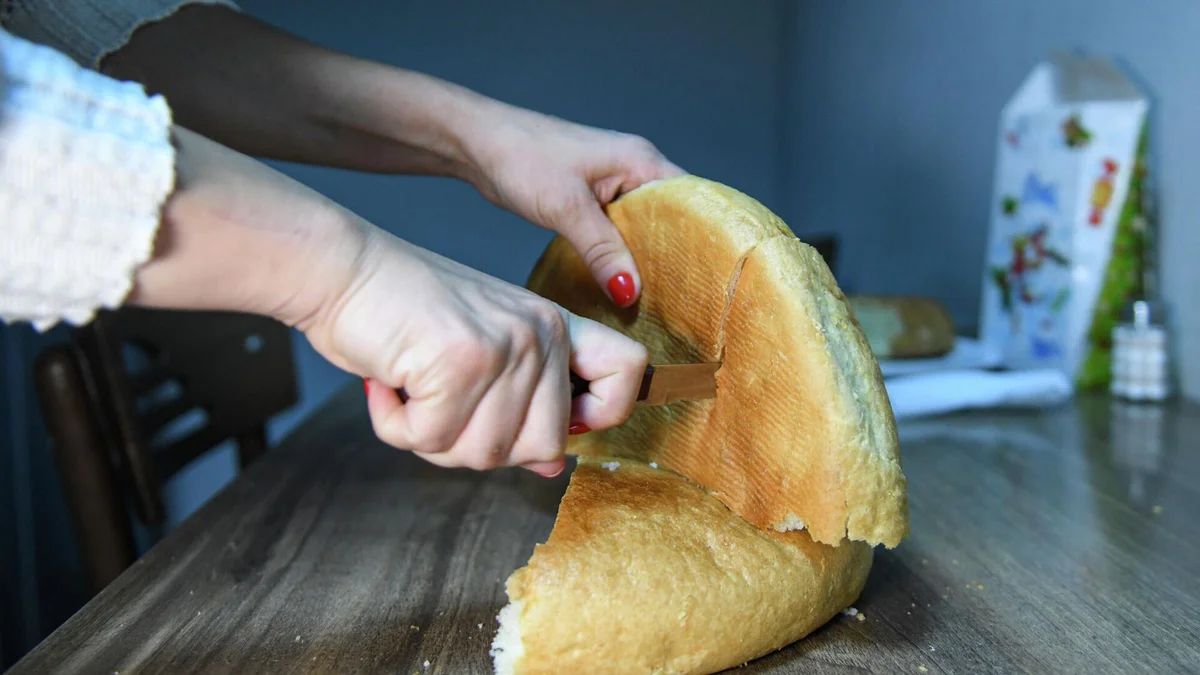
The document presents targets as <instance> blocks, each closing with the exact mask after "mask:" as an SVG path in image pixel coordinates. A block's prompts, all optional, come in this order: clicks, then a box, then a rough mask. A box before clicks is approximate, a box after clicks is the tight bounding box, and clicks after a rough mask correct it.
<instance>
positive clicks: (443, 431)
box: [409, 424, 454, 455]
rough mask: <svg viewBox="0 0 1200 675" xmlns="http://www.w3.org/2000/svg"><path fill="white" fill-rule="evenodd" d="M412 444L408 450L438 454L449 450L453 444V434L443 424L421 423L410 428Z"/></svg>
mask: <svg viewBox="0 0 1200 675" xmlns="http://www.w3.org/2000/svg"><path fill="white" fill-rule="evenodd" d="M411 443H412V446H413V447H411V448H409V450H415V451H417V452H421V453H425V454H429V455H439V454H443V453H445V452H447V451H449V450H450V448H451V447H452V446H453V444H454V434H453V433H452V432H451V431H449V429H448V428H447V427H446V426H445V425H434V424H421V425H416V426H414V428H413V430H412V439H411Z"/></svg>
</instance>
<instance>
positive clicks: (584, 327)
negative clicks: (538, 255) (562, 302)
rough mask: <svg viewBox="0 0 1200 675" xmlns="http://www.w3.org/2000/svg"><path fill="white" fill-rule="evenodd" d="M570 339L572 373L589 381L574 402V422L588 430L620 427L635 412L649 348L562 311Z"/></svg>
mask: <svg viewBox="0 0 1200 675" xmlns="http://www.w3.org/2000/svg"><path fill="white" fill-rule="evenodd" d="M558 309H559V312H561V313H562V314H563V316H564V318H566V320H567V327H568V328H567V330H568V331H569V333H570V335H571V371H572V372H574V373H576V374H577V375H579V376H580V377H582V378H583V379H585V380H587V381H588V383H589V384H588V393H586V394H583V395H581V396H579V397H578V398H576V399H575V400H574V401H573V402H572V406H571V422H572V423H578V424H582V425H584V426H585V427H587V428H589V429H595V430H600V429H608V428H610V427H615V426H617V425H618V424H621V423H622V422H624V421H625V420H626V419H628V417H629V415H630V413H632V412H633V406H634V404H635V403H636V402H637V395H638V390H639V389H640V388H641V384H642V376H643V375H645V373H646V364H647V363H648V362H649V354H648V352H647V350H646V347H645V346H644V345H642V344H641V343H639V342H637V341H636V340H633V339H632V338H630V337H628V336H626V335H624V334H622V333H620V332H618V331H616V330H613V329H612V328H609V327H608V326H605V325H604V324H602V323H599V322H596V321H592V320H591V319H586V318H583V317H581V316H576V315H574V314H571V313H570V312H568V311H567V310H565V309H563V308H561V307H559V308H558Z"/></svg>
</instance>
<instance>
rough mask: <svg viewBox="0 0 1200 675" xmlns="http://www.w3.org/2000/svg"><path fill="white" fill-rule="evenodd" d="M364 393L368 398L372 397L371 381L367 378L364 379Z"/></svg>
mask: <svg viewBox="0 0 1200 675" xmlns="http://www.w3.org/2000/svg"><path fill="white" fill-rule="evenodd" d="M363 393H364V394H366V395H367V396H370V395H371V381H370V380H368V379H367V378H365V377H364V378H363Z"/></svg>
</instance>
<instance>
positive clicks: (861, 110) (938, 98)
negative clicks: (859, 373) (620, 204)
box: [0, 0, 1200, 665]
mask: <svg viewBox="0 0 1200 675" xmlns="http://www.w3.org/2000/svg"><path fill="white" fill-rule="evenodd" d="M241 6H242V8H243V9H244V10H245V11H247V12H249V13H251V14H253V15H255V16H257V17H259V18H261V19H263V20H266V21H268V22H271V23H273V24H275V25H277V26H279V27H281V28H284V29H286V30H289V31H292V32H294V33H296V34H298V35H300V36H302V37H304V38H307V39H309V40H312V41H314V42H317V43H320V44H324V45H327V46H329V47H332V48H335V49H340V50H343V51H347V52H350V53H353V54H356V55H359V56H364V57H368V58H373V59H377V60H380V61H384V62H388V63H393V64H397V65H402V66H406V67H410V68H413V69H417V70H421V71H425V72H428V73H431V74H433V75H437V76H440V77H444V78H446V79H449V80H452V81H455V82H458V83H461V84H464V85H466V86H469V87H472V88H475V89H477V90H479V91H481V92H483V93H485V94H488V95H491V96H495V97H498V98H500V99H503V100H506V101H509V102H512V103H516V104H519V105H523V106H527V107H531V108H534V109H537V110H541V111H545V112H548V113H552V114H556V115H560V116H563V117H567V118H570V119H573V120H577V121H579V122H583V123H588V124H593V125H598V126H602V127H608V128H614V129H619V130H622V131H627V132H632V133H637V134H641V135H643V136H645V137H647V138H649V139H650V140H652V141H653V142H654V143H655V144H656V145H657V146H658V147H659V148H660V149H661V150H662V151H663V152H664V153H665V154H666V155H667V156H668V157H669V158H671V159H672V160H673V161H674V162H676V163H677V164H679V165H680V166H682V167H683V168H685V169H686V170H689V171H692V172H694V173H696V174H699V175H703V176H705V177H708V178H712V179H714V180H718V181H721V182H724V183H727V184H729V185H731V186H733V187H735V188H737V189H739V190H742V191H743V192H745V193H747V194H749V195H751V196H753V197H754V198H756V199H758V200H760V201H762V202H763V203H764V204H765V205H766V206H767V207H768V208H771V209H772V210H774V211H775V212H777V213H778V214H779V215H780V216H781V217H782V218H783V219H784V220H785V221H787V222H788V224H789V225H791V226H792V227H793V228H794V229H795V231H796V232H797V233H798V234H799V235H800V236H801V237H802V238H810V237H811V238H814V241H816V239H817V238H822V239H821V240H822V241H835V242H836V244H830V245H828V246H827V247H826V249H825V251H835V252H836V253H835V257H836V262H835V263H834V265H833V267H834V271H835V274H836V276H837V278H838V281H839V283H840V285H841V286H842V287H843V289H844V290H845V291H846V292H847V293H854V294H862V295H878V294H896V295H905V296H917V297H923V298H929V299H932V300H936V301H937V302H938V303H940V304H941V305H942V306H943V307H945V309H946V312H947V314H948V315H949V316H950V317H951V319H952V320H953V322H954V326H955V329H956V334H957V335H958V336H960V337H964V338H968V339H969V338H971V337H974V336H975V335H976V334H977V330H978V325H977V317H978V315H979V309H980V306H979V304H980V297H981V291H982V286H981V284H982V283H983V278H984V275H983V265H984V257H985V249H986V243H987V227H988V218H989V213H990V211H991V209H992V208H993V204H992V198H991V195H992V190H993V179H994V173H995V162H996V135H997V130H998V125H999V116H1000V110H1001V108H1002V107H1003V106H1004V104H1005V102H1006V101H1007V100H1008V99H1009V97H1010V96H1011V95H1012V93H1013V92H1014V91H1015V90H1016V89H1017V87H1019V86H1020V84H1021V82H1022V81H1023V80H1024V78H1025V77H1026V75H1027V74H1028V73H1029V72H1030V70H1031V69H1032V68H1033V67H1034V66H1035V64H1037V63H1038V62H1040V61H1042V60H1043V59H1045V58H1046V56H1047V55H1048V54H1049V53H1051V52H1052V51H1054V50H1058V49H1064V50H1071V49H1076V48H1081V49H1084V50H1087V51H1088V52H1089V53H1094V54H1097V55H1102V56H1111V57H1114V58H1115V59H1116V60H1117V62H1118V63H1119V64H1120V65H1122V67H1123V68H1124V69H1125V70H1126V71H1127V72H1130V73H1132V75H1133V76H1134V78H1135V80H1136V83H1137V84H1138V86H1139V88H1141V89H1142V90H1144V91H1146V92H1148V94H1149V97H1150V124H1149V127H1150V133H1149V137H1148V156H1149V162H1150V164H1151V166H1152V167H1153V174H1154V175H1155V176H1156V177H1157V179H1156V188H1157V194H1158V197H1159V206H1160V208H1159V213H1160V214H1161V219H1160V221H1161V227H1160V228H1159V236H1160V239H1161V250H1162V258H1161V261H1160V262H1161V265H1160V270H1161V298H1162V300H1163V302H1164V303H1165V304H1166V305H1167V306H1168V308H1169V309H1170V311H1169V313H1168V315H1169V316H1170V317H1171V321H1172V325H1171V326H1170V328H1171V330H1172V333H1171V335H1172V345H1174V349H1175V350H1176V351H1175V352H1174V353H1173V354H1172V358H1173V359H1174V363H1176V364H1178V366H1179V368H1180V376H1181V377H1180V382H1181V385H1182V390H1183V392H1184V393H1185V394H1187V395H1188V396H1190V397H1192V398H1200V339H1198V338H1200V305H1197V304H1196V303H1190V305H1189V304H1188V303H1187V302H1186V301H1188V300H1190V294H1191V293H1193V292H1194V289H1196V288H1198V287H1200V278H1198V277H1200V266H1198V265H1195V264H1194V260H1195V259H1196V258H1197V257H1200V228H1196V227H1194V226H1193V225H1192V217H1193V216H1192V214H1195V213H1200V190H1195V189H1194V188H1193V186H1194V185H1195V184H1196V183H1197V181H1198V180H1200V124H1198V123H1197V122H1196V120H1200V88H1197V87H1195V86H1194V84H1195V64H1196V63H1197V62H1198V61H1200V43H1197V42H1196V41H1195V39H1194V34H1193V33H1194V31H1193V30H1192V27H1194V26H1197V25H1200V3H1195V2H1191V1H1190V0H1152V1H1151V2H1147V3H1128V2H1122V1H1121V0H1060V2H1055V3H1050V4H1048V3H1042V2H1037V1H1035V0H1014V1H1012V2H1004V3H999V2H997V3H964V2H960V1H957V0H921V1H920V2H917V1H914V0H907V1H902V2H873V3H831V2H817V1H813V0H807V1H800V2H796V1H793V0H742V1H740V2H732V1H729V0H725V1H722V0H693V1H690V2H685V1H684V0H653V1H651V2H632V1H630V0H617V1H616V2H615V3H609V4H607V5H605V6H604V7H603V8H602V9H601V10H598V9H597V7H596V6H595V5H592V4H586V3H576V2H552V1H550V0H512V1H510V2H506V3H494V2H485V1H484V0H458V1H456V2H446V3H417V2H397V1H394V0H363V1H361V2H354V3H332V2H327V1H320V0H243V1H242V2H241ZM276 166H279V167H280V168H282V169H283V170H284V171H286V172H287V173H288V174H290V175H292V176H294V177H296V178H298V179H299V180H301V181H303V182H305V183H307V184H309V185H311V186H313V187H315V188H316V189H317V190H319V191H321V192H323V193H325V194H327V195H329V196H330V197H332V198H333V199H335V200H337V201H339V202H341V203H343V204H345V205H346V206H348V207H349V208H351V209H353V210H355V211H357V212H359V213H360V214H362V215H363V216H365V217H367V218H368V219H370V220H372V221H374V222H375V223H377V224H379V225H381V226H383V227H385V228H387V229H389V230H391V231H392V232H395V233H396V234H398V235H400V236H402V237H404V238H406V239H409V240H411V241H413V242H414V243H416V244H418V245H421V246H425V247H427V248H430V249H432V250H435V251H437V252H439V253H443V254H446V255H449V256H451V257H453V258H455V259H458V260H460V261H462V262H464V263H466V264H468V265H472V266H474V267H477V268H479V269H481V270H483V271H485V272H488V273H491V274H494V275H496V276H499V277H501V278H504V279H507V280H509V281H512V282H516V283H523V282H524V280H525V275H526V274H527V273H528V271H529V269H530V268H531V267H532V265H533V262H534V260H535V259H536V257H537V255H538V254H539V253H540V252H541V250H542V249H543V247H544V245H545V244H546V242H547V241H548V240H549V237H550V235H549V233H547V232H544V231H541V230H538V229H536V228H534V227H532V226H530V225H528V224H526V223H523V222H521V221H519V220H518V219H517V218H515V217H514V216H511V215H509V214H507V213H504V212H501V211H499V210H497V209H495V208H493V207H492V206H491V205H489V204H488V203H487V202H485V201H484V200H483V199H482V198H481V197H479V196H478V195H477V194H475V193H474V192H473V191H472V190H471V188H470V187H468V186H466V185H463V184H458V183H455V182H452V181H447V180H441V179H433V178H399V177H390V176H370V175H362V174H356V173H351V172H346V171H338V170H332V169H319V168H313V167H306V166H294V165H286V164H276ZM823 252H824V251H823ZM827 255H833V254H828V253H827ZM65 336H66V331H65V330H62V329H60V330H56V331H54V332H52V333H51V334H50V335H47V336H39V335H35V334H33V333H32V331H30V330H28V328H26V327H3V328H0V382H3V386H4V390H3V392H2V393H0V396H3V397H4V399H5V401H4V404H3V405H0V437H2V438H3V439H4V441H3V443H2V444H0V485H3V486H4V489H2V490H0V495H3V497H2V498H0V579H3V585H2V586H0V662H2V663H0V665H8V664H11V663H12V662H13V661H15V660H16V658H17V657H19V656H20V655H21V654H22V653H24V652H25V651H26V650H27V649H29V648H30V647H32V646H33V645H34V644H36V643H37V642H38V641H39V640H40V639H41V638H42V637H44V636H45V635H47V634H48V633H49V632H50V631H52V630H53V629H54V628H55V627H56V626H57V625H58V624H59V623H61V622H62V621H63V620H64V619H65V618H66V617H67V616H69V615H70V614H71V613H73V612H74V611H75V610H76V609H77V608H78V607H79V606H80V605H81V604H82V603H83V602H84V601H85V600H86V598H87V597H88V590H87V584H86V582H85V576H84V573H83V568H82V566H81V562H80V558H79V554H78V552H77V547H76V544H75V542H74V539H73V536H72V530H71V526H70V519H69V515H68V514H69V511H68V509H67V507H66V505H65V500H64V498H63V491H62V489H61V487H60V484H59V480H58V477H57V474H56V471H55V467H54V454H53V452H52V451H51V449H50V446H49V440H48V435H47V433H46V431H45V428H44V425H43V424H42V421H41V418H40V411H39V409H38V406H37V403H36V398H35V395H34V390H33V385H32V380H31V375H32V369H33V362H34V358H35V356H36V355H37V354H38V353H40V352H41V351H42V350H43V349H44V348H45V347H46V346H47V345H49V344H53V343H57V342H61V341H62V340H63V339H64V338H65ZM292 338H293V348H294V361H295V366H296V377H297V379H298V389H299V403H298V404H297V405H296V406H294V407H292V408H291V409H289V410H288V411H287V412H285V413H283V414H280V415H276V416H275V417H274V418H272V420H271V422H270V424H269V426H268V433H267V435H268V441H269V442H271V441H274V440H276V439H278V438H279V437H280V436H282V435H283V434H285V433H287V431H289V430H290V429H292V428H294V426H295V425H296V423H297V422H298V421H299V420H300V419H302V418H303V417H304V416H306V415H308V414H309V413H310V412H311V411H312V410H313V409H314V408H316V407H317V406H319V405H320V404H321V403H322V402H324V401H325V400H326V399H327V398H328V396H329V395H330V394H331V393H332V392H333V391H335V390H337V389H338V388H340V387H342V386H344V385H346V384H348V383H349V382H350V381H351V377H350V376H348V375H346V374H344V373H342V372H340V371H338V370H337V369H335V368H334V367H333V366H331V365H329V364H328V363H325V362H324V361H323V360H322V359H320V357H318V356H317V355H316V354H315V353H314V352H313V350H312V349H311V348H309V347H308V345H307V343H306V342H304V341H303V339H301V338H299V337H297V336H296V335H295V334H294V333H293V334H292ZM978 347H979V345H977V344H972V343H969V342H962V343H960V344H956V345H955V349H954V351H952V352H951V354H954V353H968V352H969V353H972V354H974V357H973V358H974V360H973V361H972V363H976V364H978V363H985V364H986V363H988V362H989V355H988V354H986V353H980V352H986V350H980V349H976V348H978ZM972 350H975V351H972ZM1043 393H1044V392H1043ZM238 464H239V463H238V461H237V457H236V452H235V451H234V448H233V445H232V444H223V445H222V446H220V447H219V448H218V449H217V451H216V452H214V453H210V454H209V455H206V456H205V457H204V458H202V459H201V460H200V461H198V462H195V463H193V464H192V465H189V466H188V467H186V468H185V469H184V470H182V471H180V472H179V473H178V474H177V475H175V476H174V477H173V478H172V479H171V480H170V481H169V482H167V483H166V484H164V486H163V493H162V494H163V500H164V505H165V509H166V510H165V518H166V519H165V523H164V527H166V528H171V527H174V526H175V525H176V524H178V523H179V522H181V521H182V520H183V519H184V518H186V516H187V515H188V514H190V513H191V512H192V511H194V509H195V508H197V507H198V506H199V505H201V504H203V503H204V502H205V500H207V499H208V498H209V497H210V496H211V495H212V494H213V493H214V492H215V491H216V490H218V489H220V488H221V487H222V486H223V485H225V484H226V483H227V482H228V481H229V480H230V479H231V478H232V477H233V476H235V475H236V473H237V471H238Z"/></svg>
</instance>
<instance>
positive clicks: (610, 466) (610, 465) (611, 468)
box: [600, 462, 621, 471]
mask: <svg viewBox="0 0 1200 675" xmlns="http://www.w3.org/2000/svg"><path fill="white" fill-rule="evenodd" d="M600 466H602V467H604V468H606V469H608V470H609V471H616V470H617V467H619V466H621V463H620V462H604V463H603V464H601V465H600Z"/></svg>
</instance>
